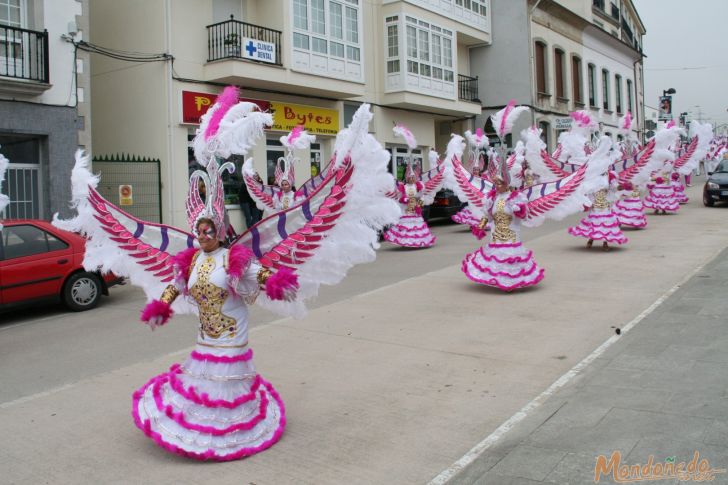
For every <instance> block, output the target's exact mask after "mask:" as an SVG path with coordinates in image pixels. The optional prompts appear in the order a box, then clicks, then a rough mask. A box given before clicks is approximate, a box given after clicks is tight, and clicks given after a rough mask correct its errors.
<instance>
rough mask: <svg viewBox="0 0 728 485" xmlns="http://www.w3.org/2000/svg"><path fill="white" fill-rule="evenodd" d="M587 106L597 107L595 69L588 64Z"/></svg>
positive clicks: (592, 65)
mask: <svg viewBox="0 0 728 485" xmlns="http://www.w3.org/2000/svg"><path fill="white" fill-rule="evenodd" d="M589 106H590V107H591V108H596V107H597V67H596V66H595V65H594V64H589Z"/></svg>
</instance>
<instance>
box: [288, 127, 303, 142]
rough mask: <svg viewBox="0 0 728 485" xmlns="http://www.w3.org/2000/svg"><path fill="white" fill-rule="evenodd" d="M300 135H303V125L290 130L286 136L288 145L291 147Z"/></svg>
mask: <svg viewBox="0 0 728 485" xmlns="http://www.w3.org/2000/svg"><path fill="white" fill-rule="evenodd" d="M301 133H303V125H296V126H295V127H294V128H293V130H291V133H290V134H289V135H288V144H289V145H293V142H295V141H296V139H298V137H299V136H301Z"/></svg>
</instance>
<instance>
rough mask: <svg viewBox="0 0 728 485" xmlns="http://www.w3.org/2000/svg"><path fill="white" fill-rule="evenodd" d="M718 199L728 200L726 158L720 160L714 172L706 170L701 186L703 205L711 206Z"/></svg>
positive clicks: (727, 167) (727, 164)
mask: <svg viewBox="0 0 728 485" xmlns="http://www.w3.org/2000/svg"><path fill="white" fill-rule="evenodd" d="M719 200H722V201H728V159H723V160H721V162H720V163H719V164H718V166H717V167H715V171H714V172H708V180H707V181H706V182H705V186H704V187H703V204H704V205H706V206H707V207H713V205H715V203H716V201H719Z"/></svg>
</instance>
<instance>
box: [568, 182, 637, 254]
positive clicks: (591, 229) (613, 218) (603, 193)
mask: <svg viewBox="0 0 728 485" xmlns="http://www.w3.org/2000/svg"><path fill="white" fill-rule="evenodd" d="M608 192H609V191H608V190H607V189H600V190H598V191H597V192H596V193H595V194H594V195H593V202H592V206H591V208H590V209H589V215H588V216H587V217H585V218H584V219H582V220H581V221H580V222H579V224H578V225H577V226H574V227H570V228H569V234H571V235H572V236H577V237H583V238H586V239H589V240H592V241H604V242H607V243H616V244H625V243H626V242H627V238H626V237H625V235H624V234H623V233H622V230H621V229H620V228H619V220H618V219H617V215H616V214H615V213H614V211H612V203H611V201H610V200H609V195H608Z"/></svg>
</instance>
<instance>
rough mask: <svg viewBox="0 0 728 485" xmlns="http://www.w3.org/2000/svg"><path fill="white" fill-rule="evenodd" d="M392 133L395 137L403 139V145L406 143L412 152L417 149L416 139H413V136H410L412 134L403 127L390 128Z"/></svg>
mask: <svg viewBox="0 0 728 485" xmlns="http://www.w3.org/2000/svg"><path fill="white" fill-rule="evenodd" d="M392 131H393V132H394V134H395V136H401V137H402V138H404V141H405V143H407V146H408V147H409V149H410V150H414V149H415V148H417V139H416V138H415V135H413V134H412V132H411V131H410V130H409V128H407V127H406V126H404V125H395V126H394V128H392Z"/></svg>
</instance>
